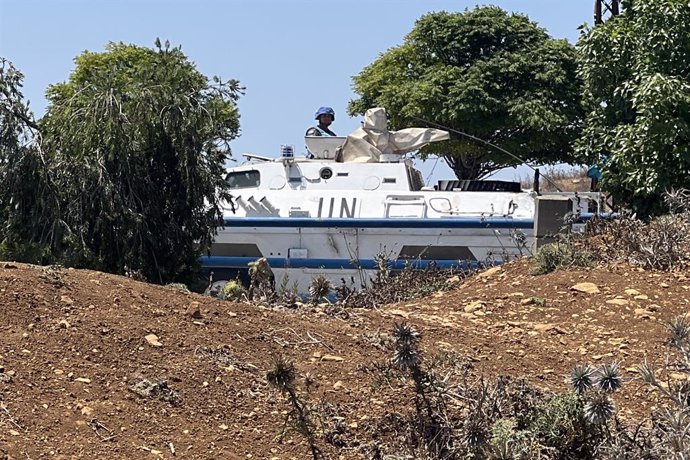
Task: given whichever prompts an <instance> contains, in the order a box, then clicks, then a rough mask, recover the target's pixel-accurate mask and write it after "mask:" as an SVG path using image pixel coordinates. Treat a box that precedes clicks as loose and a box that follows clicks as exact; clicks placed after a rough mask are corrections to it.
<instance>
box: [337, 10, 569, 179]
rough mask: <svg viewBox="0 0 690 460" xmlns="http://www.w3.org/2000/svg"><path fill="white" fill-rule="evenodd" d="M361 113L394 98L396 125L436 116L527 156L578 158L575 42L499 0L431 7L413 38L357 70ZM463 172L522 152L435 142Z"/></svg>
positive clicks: (461, 141)
mask: <svg viewBox="0 0 690 460" xmlns="http://www.w3.org/2000/svg"><path fill="white" fill-rule="evenodd" d="M353 87H354V90H355V92H356V93H357V94H358V95H359V98H358V99H355V100H352V101H350V104H349V107H348V110H349V112H350V114H351V115H356V114H362V113H364V111H366V109H368V108H370V107H376V106H378V107H385V108H386V109H387V112H388V116H389V120H390V127H391V129H400V128H404V127H408V126H419V125H420V119H422V120H429V121H431V122H433V123H437V124H439V125H443V126H447V127H449V128H452V129H454V130H458V131H462V132H465V133H468V134H471V135H473V136H476V137H479V138H481V139H483V140H486V141H488V142H491V143H494V144H496V145H498V146H500V147H502V148H504V149H505V150H507V151H509V152H513V153H514V154H516V155H518V156H520V157H521V158H522V159H523V160H524V161H538V162H541V163H549V162H556V161H568V160H570V158H571V157H570V155H571V153H572V149H571V146H570V145H571V141H572V140H573V139H574V138H575V137H576V136H577V134H578V128H579V127H578V120H579V117H580V116H581V109H580V105H579V91H580V88H579V82H578V79H577V78H576V63H575V49H574V47H573V46H571V45H570V44H569V43H568V42H567V41H565V40H554V39H552V38H551V37H549V35H548V34H547V33H546V32H545V31H544V29H542V28H540V27H538V26H537V25H536V24H535V23H534V22H531V21H530V20H529V19H528V18H527V17H526V16H523V15H519V14H508V13H506V12H505V11H504V10H502V9H500V8H497V7H477V8H476V9H474V10H466V11H465V12H463V13H448V12H438V13H431V14H427V15H425V16H422V17H421V18H420V19H419V20H418V21H417V23H416V24H415V27H414V29H413V30H412V31H411V32H410V33H409V34H408V35H407V36H406V38H405V40H404V43H403V44H402V45H400V46H397V47H394V48H391V49H389V50H388V51H386V52H385V53H383V54H382V55H381V56H380V57H379V58H378V59H376V61H374V62H373V63H372V64H370V65H369V66H367V67H366V68H365V69H364V70H362V72H361V73H360V74H359V75H357V76H355V77H354V78H353ZM421 153H422V154H423V155H430V154H436V155H441V156H443V157H444V158H445V159H446V161H447V162H448V164H449V165H450V166H451V168H453V170H454V171H455V173H456V175H457V176H458V178H461V179H474V178H479V177H482V176H485V175H486V174H488V173H490V172H491V171H494V170H496V169H499V168H502V167H504V166H514V165H516V164H519V163H520V161H519V160H516V159H515V158H513V157H511V156H508V155H506V154H504V153H501V152H500V151H499V150H497V149H495V148H492V147H490V146H487V145H486V144H483V143H478V142H477V141H474V140H470V139H468V138H463V137H462V136H453V139H451V140H450V141H447V142H444V143H436V144H431V145H429V146H427V147H425V148H424V149H423V150H422V152H421Z"/></svg>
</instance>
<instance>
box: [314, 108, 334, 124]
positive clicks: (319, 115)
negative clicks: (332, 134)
mask: <svg viewBox="0 0 690 460" xmlns="http://www.w3.org/2000/svg"><path fill="white" fill-rule="evenodd" d="M314 119H315V120H318V122H319V124H320V125H322V126H328V125H330V124H331V123H333V122H334V121H335V111H334V110H333V109H332V108H330V107H319V110H317V111H316V114H314Z"/></svg>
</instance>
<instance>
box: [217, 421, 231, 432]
mask: <svg viewBox="0 0 690 460" xmlns="http://www.w3.org/2000/svg"><path fill="white" fill-rule="evenodd" d="M218 428H220V429H221V430H223V431H227V430H228V428H230V427H229V426H227V425H226V424H225V423H223V424H222V425H219V426H218Z"/></svg>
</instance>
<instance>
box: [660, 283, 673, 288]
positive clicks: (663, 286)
mask: <svg viewBox="0 0 690 460" xmlns="http://www.w3.org/2000/svg"><path fill="white" fill-rule="evenodd" d="M659 286H661V287H662V288H667V287H671V286H670V285H669V284H668V283H661V284H660V285H659Z"/></svg>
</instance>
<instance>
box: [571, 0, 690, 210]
mask: <svg viewBox="0 0 690 460" xmlns="http://www.w3.org/2000/svg"><path fill="white" fill-rule="evenodd" d="M578 48H579V59H580V75H581V77H582V80H583V82H584V100H585V104H586V107H587V115H586V122H585V126H586V128H585V129H584V131H583V133H582V137H581V138H580V139H579V140H578V143H577V151H578V153H579V154H580V155H581V156H583V157H585V158H587V159H589V160H591V161H598V162H599V163H600V165H601V169H602V170H603V173H604V178H603V182H602V186H603V187H605V188H606V189H608V190H609V191H611V192H612V193H613V195H614V197H616V198H617V199H618V200H619V201H621V202H623V203H627V204H629V205H631V206H632V207H633V208H634V209H636V210H637V211H639V212H641V213H643V214H646V213H649V212H654V211H658V210H659V209H660V207H659V205H660V202H661V196H662V194H663V192H664V191H665V190H668V189H672V188H679V187H683V188H690V124H689V123H690V3H688V2H687V1H686V0H662V1H660V0H654V1H652V0H635V1H634V2H628V3H627V4H626V8H625V9H624V11H623V13H622V14H621V15H619V16H616V17H614V18H612V19H610V20H608V21H606V22H605V23H603V24H600V25H597V26H595V27H593V28H591V29H586V30H584V31H583V35H582V37H581V38H580V41H579V42H578Z"/></svg>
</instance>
